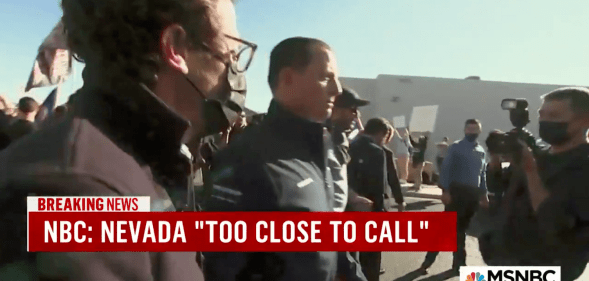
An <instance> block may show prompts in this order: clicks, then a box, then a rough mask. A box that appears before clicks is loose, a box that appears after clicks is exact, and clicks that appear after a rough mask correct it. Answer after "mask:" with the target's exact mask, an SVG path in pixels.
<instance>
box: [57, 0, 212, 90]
mask: <svg viewBox="0 0 589 281" xmlns="http://www.w3.org/2000/svg"><path fill="white" fill-rule="evenodd" d="M217 1H218V0H166V1H153V0H136V1H120V0H62V3H61V6H62V10H63V17H62V22H63V26H64V30H65V31H66V33H67V38H68V45H69V47H70V49H71V51H72V53H73V54H74V55H75V57H76V58H77V59H78V60H80V61H84V62H85V63H86V66H92V67H94V68H99V69H102V70H106V71H105V74H108V73H111V72H112V71H115V72H116V73H113V74H112V75H113V76H116V75H121V74H123V75H126V76H129V77H130V78H132V79H135V80H137V81H139V82H143V83H145V84H146V85H148V86H154V84H155V83H156V82H157V77H156V74H157V72H158V71H159V70H160V68H161V67H162V65H163V61H162V58H161V51H160V44H159V40H160V36H161V33H162V31H163V30H164V28H166V27H167V26H169V25H170V24H173V23H176V24H178V25H180V26H182V27H183V28H184V29H185V30H186V33H187V37H188V40H189V41H190V42H191V43H192V45H193V46H192V47H194V48H195V49H199V48H201V47H202V46H201V45H200V43H202V42H206V43H209V44H211V43H214V42H215V40H214V39H216V38H220V28H219V24H220V22H219V20H218V19H216V18H215V14H214V13H213V12H212V11H213V4H214V3H216V2H217ZM107 71H108V72H107Z"/></svg>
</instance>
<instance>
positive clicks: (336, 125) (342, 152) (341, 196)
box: [327, 88, 372, 280]
mask: <svg viewBox="0 0 589 281" xmlns="http://www.w3.org/2000/svg"><path fill="white" fill-rule="evenodd" d="M368 104H369V101H367V100H364V99H361V98H360V96H359V95H358V94H357V93H356V92H355V91H354V90H352V89H350V88H343V89H342V94H341V95H339V96H337V97H336V99H335V102H334V108H333V112H332V114H331V118H330V119H328V120H327V121H328V122H327V124H328V128H329V129H330V132H331V134H332V140H333V144H334V150H333V151H334V153H333V154H330V155H328V161H330V167H331V173H332V177H333V185H334V195H335V202H334V211H336V212H343V211H344V210H348V211H368V210H371V209H372V201H370V200H369V199H367V198H365V197H361V196H359V195H358V194H357V193H356V192H354V191H353V190H349V188H348V177H347V169H346V166H347V164H348V163H349V162H350V160H351V158H350V154H349V149H350V141H349V139H348V136H349V135H350V133H351V132H352V127H353V124H354V122H356V123H357V124H360V125H361V124H362V123H361V122H360V120H359V112H358V107H361V106H365V105H368ZM350 258H353V259H355V262H349V261H348V260H349V259H350ZM359 261H360V256H359V252H349V253H346V252H341V253H339V257H338V268H339V269H340V270H339V271H340V272H339V273H340V274H341V275H343V276H344V277H345V278H346V280H351V279H352V277H353V276H354V275H356V276H357V272H358V271H360V270H361V269H360V265H359V264H358V263H359ZM350 276H351V277H350Z"/></svg>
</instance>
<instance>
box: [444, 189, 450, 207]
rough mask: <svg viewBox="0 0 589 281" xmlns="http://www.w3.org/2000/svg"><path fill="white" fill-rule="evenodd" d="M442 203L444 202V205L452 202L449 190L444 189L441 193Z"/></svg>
mask: <svg viewBox="0 0 589 281" xmlns="http://www.w3.org/2000/svg"><path fill="white" fill-rule="evenodd" d="M442 203H444V205H449V204H450V203H452V198H451V197H450V192H448V191H445V190H444V192H443V193H442Z"/></svg>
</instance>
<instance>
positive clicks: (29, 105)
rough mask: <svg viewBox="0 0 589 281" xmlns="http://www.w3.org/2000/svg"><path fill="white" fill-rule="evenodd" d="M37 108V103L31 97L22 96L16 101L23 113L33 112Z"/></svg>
mask: <svg viewBox="0 0 589 281" xmlns="http://www.w3.org/2000/svg"><path fill="white" fill-rule="evenodd" d="M37 109H39V104H38V103H37V101H35V99H33V98H31V97H24V98H21V99H20V100H19V101H18V110H20V111H22V112H23V113H31V112H35V111H37Z"/></svg>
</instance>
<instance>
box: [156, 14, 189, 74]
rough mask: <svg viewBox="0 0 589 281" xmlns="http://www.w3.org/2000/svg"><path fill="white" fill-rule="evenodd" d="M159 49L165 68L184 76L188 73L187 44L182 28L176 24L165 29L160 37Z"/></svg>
mask: <svg viewBox="0 0 589 281" xmlns="http://www.w3.org/2000/svg"><path fill="white" fill-rule="evenodd" d="M160 47H161V51H162V60H163V62H164V63H165V64H166V65H167V66H169V67H170V68H172V69H175V70H177V71H180V72H182V73H184V74H187V73H188V65H187V63H186V58H187V57H188V51H189V44H188V36H187V34H186V30H184V28H182V27H181V26H180V25H177V24H173V25H170V26H168V27H166V28H165V29H164V31H163V32H162V35H161V37H160Z"/></svg>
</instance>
